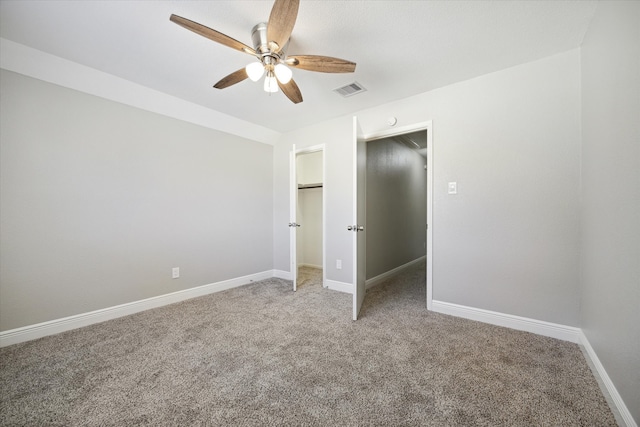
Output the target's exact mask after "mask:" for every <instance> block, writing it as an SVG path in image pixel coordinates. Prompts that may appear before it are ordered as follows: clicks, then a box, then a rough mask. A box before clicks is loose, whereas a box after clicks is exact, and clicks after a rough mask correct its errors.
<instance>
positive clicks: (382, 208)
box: [366, 138, 427, 279]
mask: <svg viewBox="0 0 640 427" xmlns="http://www.w3.org/2000/svg"><path fill="white" fill-rule="evenodd" d="M425 165H426V159H425V158H424V157H422V156H421V155H420V154H418V152H417V151H416V150H413V149H411V148H409V147H407V146H406V145H405V144H403V143H402V142H399V141H396V140H394V139H393V138H383V139H379V140H375V141H369V142H368V143H367V222H366V228H367V230H366V231H367V234H366V238H367V256H366V258H367V279H371V278H374V277H376V276H379V275H381V274H383V273H386V272H387V271H390V270H393V269H394V268H397V267H400V266H401V265H403V264H406V263H408V262H411V261H413V260H415V259H418V258H420V257H422V256H424V255H425V253H426V247H425V243H426V223H427V185H426V183H427V171H426V169H425Z"/></svg>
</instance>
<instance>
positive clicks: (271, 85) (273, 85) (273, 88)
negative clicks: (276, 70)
mask: <svg viewBox="0 0 640 427" xmlns="http://www.w3.org/2000/svg"><path fill="white" fill-rule="evenodd" d="M264 91H265V92H269V93H274V92H277V91H278V82H277V81H276V76H274V75H273V73H272V72H269V73H267V77H265V78H264Z"/></svg>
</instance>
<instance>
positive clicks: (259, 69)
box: [244, 62, 264, 82]
mask: <svg viewBox="0 0 640 427" xmlns="http://www.w3.org/2000/svg"><path fill="white" fill-rule="evenodd" d="M244 69H245V70H246V72H247V75H248V76H249V78H250V79H251V81H254V82H257V81H258V80H260V77H262V75H263V74H264V65H262V63H261V62H252V63H251V64H249V65H247V66H246V67H244Z"/></svg>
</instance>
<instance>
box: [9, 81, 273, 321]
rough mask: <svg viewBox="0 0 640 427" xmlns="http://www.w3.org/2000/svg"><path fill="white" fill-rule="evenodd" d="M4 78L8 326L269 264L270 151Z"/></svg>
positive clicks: (56, 89)
mask: <svg viewBox="0 0 640 427" xmlns="http://www.w3.org/2000/svg"><path fill="white" fill-rule="evenodd" d="M0 77H1V78H0V85H1V86H0V91H1V101H0V102H1V105H0V109H1V111H2V115H1V116H0V143H1V146H0V161H1V164H0V173H1V177H0V185H1V188H0V191H1V194H2V198H1V201H0V202H1V204H0V209H1V211H0V218H1V223H0V227H1V230H2V235H1V240H0V257H1V258H0V264H1V269H0V330H8V329H13V328H17V327H21V326H25V325H30V324H35V323H38V322H43V321H48V320H53V319H58V318H62V317H65V316H70V315H74V314H79V313H85V312H88V311H92V310H96V309H101V308H106V307H111V306H114V305H118V304H123V303H127V302H131V301H136V300H140V299H144V298H148V297H153V296H157V295H162V294H166V293H170V292H174V291H178V290H182V289H187V288H191V287H194V286H199V285H205V284H209V283H213V282H217V281H221V280H225V279H230V278H236V277H240V276H244V275H247V274H252V273H257V272H262V271H267V270H271V269H272V268H273V267H272V262H273V261H272V260H273V235H272V230H273V228H272V224H273V216H272V212H273V209H272V207H273V199H272V190H273V187H272V185H273V184H272V183H273V180H272V179H273V174H272V160H271V159H272V153H273V147H271V146H268V145H265V144H261V143H257V142H252V141H249V140H246V139H243V138H240V137H236V136H230V135H228V134H224V133H221V132H217V131H213V130H210V129H206V128H203V127H199V126H196V125H192V124H188V123H185V122H182V121H178V120H175V119H170V118H167V117H164V116H160V115H157V114H153V113H149V112H146V111H142V110H138V109H135V108H132V107H128V106H125V105H122V104H118V103H115V102H112V101H107V100H104V99H102V98H97V97H94V96H91V95H87V94H83V93H80V92H76V91H74V90H70V89H66V88H62V87H60V86H56V85H53V84H50V83H45V82H42V81H39V80H35V79H32V78H29V77H25V76H22V75H19V74H15V73H12V72H8V71H4V70H3V71H2V74H1V76H0ZM172 267H180V272H181V277H180V278H179V279H176V280H172V279H171V268H172Z"/></svg>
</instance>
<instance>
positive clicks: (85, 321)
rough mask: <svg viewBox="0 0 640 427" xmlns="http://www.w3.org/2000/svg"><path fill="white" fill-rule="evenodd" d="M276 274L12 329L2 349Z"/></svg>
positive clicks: (1, 339)
mask: <svg viewBox="0 0 640 427" xmlns="http://www.w3.org/2000/svg"><path fill="white" fill-rule="evenodd" d="M274 275H275V271H274V270H268V271H263V272H261V273H255V274H250V275H248V276H242V277H236V278H234V279H229V280H223V281H221V282H216V283H210V284H208V285H203V286H198V287H195V288H190V289H185V290H182V291H177V292H172V293H170V294H165V295H159V296H156V297H151V298H146V299H143V300H139V301H133V302H129V303H125V304H120V305H116V306H114V307H108V308H103V309H100V310H95V311H90V312H88V313H81V314H76V315H73V316H69V317H63V318H61V319H55V320H50V321H48V322H42V323H37V324H35V325H29V326H24V327H21V328H16V329H11V330H8V331H4V332H0V347H6V346H8V345H12V344H18V343H21V342H25V341H30V340H34V339H37V338H42V337H46V336H48V335H54V334H58V333H60V332H65V331H69V330H71V329H76V328H81V327H83V326H89V325H93V324H94V323H100V322H104V321H106V320H111V319H116V318H118V317H123V316H128V315H130V314H134V313H138V312H141V311H145V310H149V309H152V308H157V307H162V306H165V305H169V304H173V303H176V302H180V301H184V300H188V299H191V298H195V297H200V296H203V295H208V294H212V293H215V292H221V291H225V290H227V289H231V288H236V287H238V286H243V285H247V284H249V283H251V282H256V281H259V280H264V279H269V278H271V277H274Z"/></svg>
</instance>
